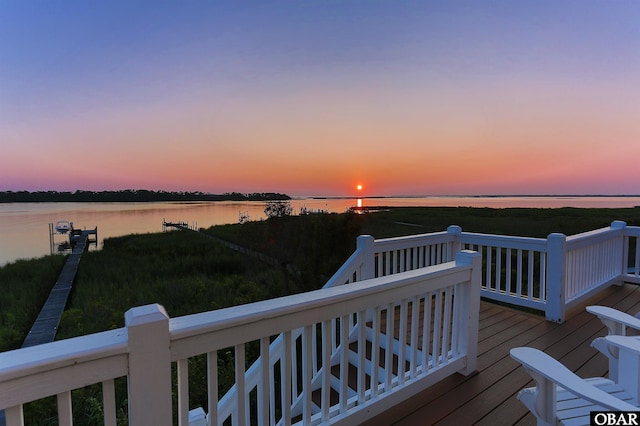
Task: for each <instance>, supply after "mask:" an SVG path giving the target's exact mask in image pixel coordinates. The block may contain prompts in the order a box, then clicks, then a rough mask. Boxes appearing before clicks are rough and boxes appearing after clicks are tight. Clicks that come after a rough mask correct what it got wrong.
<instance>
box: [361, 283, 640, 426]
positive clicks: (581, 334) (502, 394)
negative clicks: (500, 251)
mask: <svg viewBox="0 0 640 426" xmlns="http://www.w3.org/2000/svg"><path fill="white" fill-rule="evenodd" d="M587 305H605V306H611V307H614V308H617V309H620V310H622V311H625V312H629V313H631V314H635V313H637V312H638V311H640V286H637V285H633V284H624V285H622V286H619V287H618V286H615V287H611V288H609V289H607V290H605V291H603V292H602V293H600V294H599V295H598V296H596V297H594V298H593V299H591V300H590V301H589V302H588V303H586V304H584V305H583V306H581V307H580V308H578V309H576V310H574V311H573V312H571V313H569V315H568V316H567V318H568V320H567V321H566V322H564V323H563V324H555V323H551V322H548V321H546V320H545V319H544V317H543V316H538V315H535V314H530V313H526V312H522V311H518V310H515V309H511V308H506V307H502V306H498V305H495V304H493V303H490V302H484V301H483V302H482V303H481V305H480V331H479V338H478V364H477V372H476V373H474V374H472V375H470V376H467V377H465V376H462V375H455V376H452V377H449V378H447V379H445V380H443V381H441V382H439V383H437V384H436V385H434V386H432V387H431V388H429V389H427V390H425V391H423V392H421V393H419V394H417V395H415V396H413V397H412V398H410V399H408V400H406V401H405V402H404V403H402V404H400V405H398V406H396V407H394V408H392V409H390V410H389V411H387V412H385V413H383V414H382V415H380V416H378V417H376V418H375V419H374V420H373V421H371V422H369V423H368V425H370V426H373V425H398V426H413V425H416V426H418V425H419V426H424V425H433V424H438V425H455V426H463V425H471V424H479V425H492V426H493V425H515V424H517V425H533V424H535V418H534V417H533V416H532V415H531V414H530V413H529V412H528V410H527V409H526V408H525V406H524V405H523V404H522V403H520V402H519V401H518V400H517V399H516V394H517V392H518V391H519V390H520V389H522V388H524V387H527V386H532V385H533V382H532V381H531V378H530V376H529V375H528V374H527V373H526V372H525V371H524V369H523V368H522V367H521V366H520V364H518V363H517V362H516V361H514V360H513V359H512V358H511V357H510V356H509V350H510V349H511V348H514V347H518V346H530V347H534V348H537V349H540V350H543V351H545V352H546V353H548V354H549V355H551V356H553V357H555V358H556V359H559V360H560V361H561V362H562V363H563V364H565V365H566V366H567V367H568V368H569V369H571V370H572V371H574V372H576V374H578V375H579V376H581V377H595V376H606V375H607V372H608V361H607V359H606V358H605V357H604V356H603V355H601V354H599V353H598V352H597V351H596V350H595V349H593V348H591V346H590V345H591V341H592V340H593V339H595V338H596V337H599V336H603V335H606V329H605V327H604V326H603V325H602V323H601V322H600V320H598V319H597V318H596V317H594V316H593V315H591V314H589V313H588V312H586V311H585V310H584V307H585V306H587Z"/></svg>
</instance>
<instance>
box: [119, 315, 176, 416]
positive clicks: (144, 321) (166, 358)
mask: <svg viewBox="0 0 640 426" xmlns="http://www.w3.org/2000/svg"><path fill="white" fill-rule="evenodd" d="M124 316H125V325H126V327H127V331H128V347H129V376H128V387H129V395H128V397H129V424H132V425H171V424H172V422H173V417H172V409H171V407H172V400H171V352H170V337H169V316H168V315H167V312H166V311H165V309H164V307H162V306H160V305H158V304H151V305H145V306H140V307H136V308H132V309H129V310H128V311H127V312H125V314H124Z"/></svg>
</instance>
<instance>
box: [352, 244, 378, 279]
mask: <svg viewBox="0 0 640 426" xmlns="http://www.w3.org/2000/svg"><path fill="white" fill-rule="evenodd" d="M374 245H375V239H374V238H373V237H372V236H371V235H360V236H359V237H358V239H357V242H356V248H357V249H358V250H361V251H362V276H361V278H360V279H361V280H368V279H370V278H375V253H374V251H373V250H374Z"/></svg>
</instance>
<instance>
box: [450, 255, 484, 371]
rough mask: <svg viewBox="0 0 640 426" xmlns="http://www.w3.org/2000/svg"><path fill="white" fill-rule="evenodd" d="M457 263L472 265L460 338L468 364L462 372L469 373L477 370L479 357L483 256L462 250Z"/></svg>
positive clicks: (465, 294) (465, 293) (464, 296)
mask: <svg viewBox="0 0 640 426" xmlns="http://www.w3.org/2000/svg"><path fill="white" fill-rule="evenodd" d="M456 265H471V281H470V283H469V286H468V287H467V288H466V289H465V291H464V294H463V304H462V312H464V313H462V312H461V315H462V317H461V319H462V330H461V333H462V336H461V339H460V343H461V345H462V347H461V348H460V350H461V351H462V352H463V353H465V354H466V357H467V364H466V366H465V368H464V369H463V370H461V371H460V373H462V374H464V375H469V374H471V373H473V372H474V371H475V370H476V362H477V359H478V327H479V320H480V286H481V285H482V256H481V255H480V253H478V252H476V251H470V250H462V251H460V252H458V253H457V254H456ZM465 287H466V286H465Z"/></svg>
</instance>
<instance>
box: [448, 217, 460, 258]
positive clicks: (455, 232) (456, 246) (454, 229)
mask: <svg viewBox="0 0 640 426" xmlns="http://www.w3.org/2000/svg"><path fill="white" fill-rule="evenodd" d="M447 233H448V234H449V235H450V236H451V238H452V242H451V253H450V255H451V257H449V259H454V258H455V256H456V253H458V252H460V251H461V250H462V242H461V241H460V236H461V235H462V228H461V227H459V226H458V225H450V226H449V227H447Z"/></svg>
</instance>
